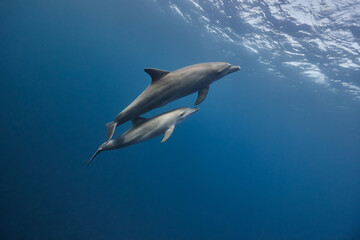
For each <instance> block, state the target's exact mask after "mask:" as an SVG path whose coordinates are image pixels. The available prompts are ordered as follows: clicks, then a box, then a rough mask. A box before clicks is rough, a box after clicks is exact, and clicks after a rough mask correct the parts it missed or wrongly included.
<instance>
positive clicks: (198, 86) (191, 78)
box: [106, 62, 240, 141]
mask: <svg viewBox="0 0 360 240" xmlns="http://www.w3.org/2000/svg"><path fill="white" fill-rule="evenodd" d="M238 70H240V67H239V66H231V64H229V63H225V62H209V63H200V64H195V65H191V66H187V67H184V68H181V69H179V70H176V71H174V72H169V71H165V70H159V69H154V68H147V69H145V70H144V71H145V72H147V73H148V74H149V75H150V76H151V78H152V82H151V84H150V85H149V86H148V87H147V88H146V89H145V90H144V91H143V92H142V93H141V94H140V95H139V96H138V97H137V98H136V99H135V100H134V101H133V102H132V103H131V104H130V105H129V106H127V107H126V108H125V109H124V110H123V111H122V112H120V113H119V114H118V115H117V117H116V118H115V120H114V121H113V122H110V123H107V124H106V126H107V141H109V140H110V139H111V138H112V136H113V135H114V132H115V128H116V126H118V125H120V124H123V123H125V122H127V121H129V120H131V119H133V118H135V117H138V116H140V115H142V114H144V113H146V112H148V111H150V110H152V109H154V108H158V107H161V106H164V105H165V104H168V103H169V102H172V101H174V100H176V99H179V98H182V97H185V96H187V95H190V94H192V93H195V92H198V98H197V100H196V102H195V105H199V104H200V103H201V102H202V101H203V100H204V99H205V97H206V95H207V93H208V91H209V87H210V84H211V83H213V82H214V81H216V80H218V79H220V78H222V77H224V76H226V75H228V74H230V73H233V72H236V71H238Z"/></svg>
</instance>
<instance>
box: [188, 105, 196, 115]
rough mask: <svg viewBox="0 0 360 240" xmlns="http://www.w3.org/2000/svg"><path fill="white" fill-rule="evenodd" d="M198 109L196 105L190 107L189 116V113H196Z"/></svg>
mask: <svg viewBox="0 0 360 240" xmlns="http://www.w3.org/2000/svg"><path fill="white" fill-rule="evenodd" d="M198 110H199V108H198V107H195V108H191V109H190V110H189V113H188V115H189V116H190V115H191V114H193V113H196V112H197V111H198Z"/></svg>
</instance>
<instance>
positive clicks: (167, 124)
mask: <svg viewBox="0 0 360 240" xmlns="http://www.w3.org/2000/svg"><path fill="white" fill-rule="evenodd" d="M197 110H198V108H188V107H182V108H177V109H174V110H172V111H169V112H166V113H163V114H160V115H158V116H156V117H153V118H150V119H146V118H142V117H136V118H133V119H132V120H131V121H132V123H133V126H132V127H131V128H130V129H129V130H128V131H126V132H125V133H123V134H122V135H121V136H119V137H117V138H116V139H112V140H109V141H107V142H104V143H103V144H101V146H100V147H99V148H98V150H97V151H96V152H95V154H94V155H93V156H92V157H91V159H90V160H89V162H88V165H89V164H90V163H91V161H92V160H93V159H94V157H95V156H96V155H97V154H99V153H100V152H101V151H105V150H113V149H117V148H123V147H126V146H129V145H133V144H136V143H140V142H143V141H146V140H149V139H152V138H154V137H157V136H160V135H162V134H164V137H163V139H162V140H161V142H162V143H163V142H165V141H166V140H167V139H168V138H169V137H170V136H171V134H172V132H173V131H174V128H175V125H177V124H179V123H180V122H181V121H183V120H184V119H186V118H187V117H188V116H190V115H191V114H193V113H194V112H196V111H197Z"/></svg>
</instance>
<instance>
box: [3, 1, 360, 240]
mask: <svg viewBox="0 0 360 240" xmlns="http://www.w3.org/2000/svg"><path fill="white" fill-rule="evenodd" d="M229 52H231V53H233V54H228V53H229ZM0 56H1V57H0V80H1V81H0V97H1V101H0V102H1V125H0V133H1V151H0V152H1V167H0V189H1V193H0V238H1V239H360V204H359V203H360V174H359V173H360V107H359V106H360V102H359V100H358V99H354V97H353V95H351V94H348V93H346V92H343V91H332V90H331V89H329V88H326V87H323V86H322V85H319V84H316V83H314V82H313V81H310V80H309V79H307V78H306V76H303V75H301V74H299V73H298V72H297V71H296V70H295V69H291V68H289V69H287V70H283V71H285V73H284V74H286V76H287V77H286V78H283V77H279V76H278V75H276V74H274V73H272V72H269V71H268V70H267V68H266V67H264V65H263V64H261V63H259V62H258V60H257V57H255V56H254V54H252V53H250V52H249V51H247V50H246V49H245V48H242V47H241V46H236V47H235V46H234V45H232V44H231V43H229V42H227V41H221V40H219V39H216V38H214V37H213V36H211V35H209V34H208V33H207V32H206V31H204V29H203V28H201V27H199V26H192V25H190V24H188V23H187V22H186V21H183V20H182V19H181V18H180V17H178V16H176V15H174V13H173V12H172V11H171V10H170V9H169V8H165V7H162V8H159V6H158V3H157V2H156V1H155V2H154V1H145V0H139V1H130V0H122V1H112V0H105V1H93V0H90V1H89V0H87V1H69V0H65V1H45V0H34V1H31V2H19V1H1V2H0ZM208 61H224V62H229V63H231V64H233V65H240V66H241V67H242V69H241V71H239V72H236V73H233V74H231V75H228V76H226V77H225V78H223V79H221V80H219V81H218V82H216V83H214V84H213V85H212V86H211V88H210V91H209V95H208V96H207V98H206V99H205V101H204V102H203V103H202V104H201V105H200V110H199V111H198V112H197V113H196V114H194V115H192V116H191V117H189V119H187V120H185V121H184V122H183V123H181V124H180V125H178V126H177V127H176V128H175V130H174V133H173V135H172V136H171V138H170V139H169V140H168V141H167V142H165V143H163V144H160V141H161V137H159V138H156V139H153V140H150V141H148V142H144V143H141V144H138V145H134V146H130V147H128V148H124V149H120V150H116V151H107V152H104V153H101V154H100V155H99V156H98V157H97V158H96V159H95V160H94V162H93V164H92V165H90V166H89V167H88V166H87V165H86V163H87V161H88V160H89V158H90V157H91V155H92V154H93V153H94V152H95V150H96V149H97V147H98V146H99V145H100V144H101V143H102V142H103V141H104V140H105V139H106V128H105V123H107V122H109V121H111V120H113V119H114V117H115V116H116V115H117V114H118V113H119V112H120V111H121V110H122V109H123V108H124V107H126V106H127V105H128V104H129V103H130V102H131V101H132V100H133V99H134V98H135V97H137V96H138V95H139V94H140V93H141V92H142V91H143V90H144V89H145V88H146V87H147V85H148V84H149V83H150V77H149V76H147V74H146V73H145V72H143V69H144V68H146V67H154V68H160V69H165V70H170V71H172V70H176V69H178V68H181V67H183V66H187V65H190V64H195V63H200V62H208ZM273 65H274V66H277V63H276V62H275V63H273ZM279 65H280V64H279ZM279 68H280V66H279ZM358 77H359V74H358V73H356V72H355V73H351V74H350V75H346V78H353V79H350V80H352V81H353V82H356V81H358ZM339 78H341V76H339ZM344 78H345V75H344ZM195 100H196V95H191V96H188V97H186V98H184V99H181V100H178V101H176V102H173V103H171V104H169V105H167V106H165V107H163V108H160V109H156V110H154V111H151V112H149V113H147V114H145V115H144V116H145V117H152V116H155V115H156V114H158V113H162V112H164V111H166V110H170V109H173V108H175V107H179V106H193V103H194V102H195ZM130 126H131V125H130V123H126V124H124V125H122V126H120V127H118V128H117V130H116V133H115V134H116V136H118V135H119V134H121V133H122V132H123V131H125V130H126V129H127V128H129V127H130Z"/></svg>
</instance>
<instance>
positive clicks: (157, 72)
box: [144, 68, 170, 82]
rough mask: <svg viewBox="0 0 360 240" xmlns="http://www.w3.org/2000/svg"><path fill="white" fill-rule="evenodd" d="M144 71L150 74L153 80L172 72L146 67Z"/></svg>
mask: <svg viewBox="0 0 360 240" xmlns="http://www.w3.org/2000/svg"><path fill="white" fill-rule="evenodd" d="M144 71H145V72H146V73H147V74H149V75H150V77H151V80H152V82H156V81H157V80H159V79H160V78H162V77H164V76H165V75H167V74H168V73H170V72H169V71H166V70H161V69H155V68H145V69H144Z"/></svg>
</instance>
